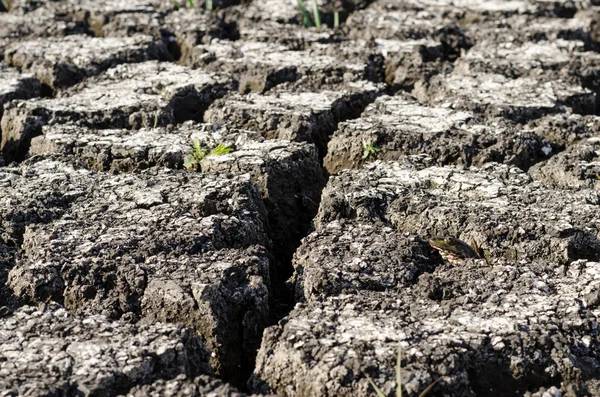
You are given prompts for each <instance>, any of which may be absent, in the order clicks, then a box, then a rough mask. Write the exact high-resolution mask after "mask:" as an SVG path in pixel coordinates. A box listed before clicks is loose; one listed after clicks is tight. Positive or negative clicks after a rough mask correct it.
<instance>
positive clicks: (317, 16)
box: [313, 0, 321, 28]
mask: <svg viewBox="0 0 600 397" xmlns="http://www.w3.org/2000/svg"><path fill="white" fill-rule="evenodd" d="M313 15H314V17H315V26H316V27H317V28H320V27H321V13H320V12H319V5H318V4H317V0H313Z"/></svg>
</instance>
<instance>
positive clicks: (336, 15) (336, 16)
mask: <svg viewBox="0 0 600 397" xmlns="http://www.w3.org/2000/svg"><path fill="white" fill-rule="evenodd" d="M338 26H340V13H339V12H337V11H336V12H334V13H333V27H334V28H337V27H338Z"/></svg>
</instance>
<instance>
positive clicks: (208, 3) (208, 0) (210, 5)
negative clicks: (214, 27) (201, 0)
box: [206, 0, 213, 11]
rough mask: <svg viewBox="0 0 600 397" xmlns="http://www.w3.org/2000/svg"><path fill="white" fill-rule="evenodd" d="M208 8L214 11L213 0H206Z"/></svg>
mask: <svg viewBox="0 0 600 397" xmlns="http://www.w3.org/2000/svg"><path fill="white" fill-rule="evenodd" d="M206 9H207V10H208V11H212V9H213V2H212V0H206Z"/></svg>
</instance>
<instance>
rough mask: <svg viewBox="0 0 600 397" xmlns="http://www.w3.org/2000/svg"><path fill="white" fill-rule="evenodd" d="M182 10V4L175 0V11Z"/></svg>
mask: <svg viewBox="0 0 600 397" xmlns="http://www.w3.org/2000/svg"><path fill="white" fill-rule="evenodd" d="M180 8H181V4H180V3H179V2H178V1H177V0H173V9H174V10H175V11H179V9H180Z"/></svg>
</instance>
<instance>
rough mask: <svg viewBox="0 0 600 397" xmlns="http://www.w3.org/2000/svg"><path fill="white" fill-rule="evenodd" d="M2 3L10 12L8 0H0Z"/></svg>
mask: <svg viewBox="0 0 600 397" xmlns="http://www.w3.org/2000/svg"><path fill="white" fill-rule="evenodd" d="M0 3H2V6H3V7H4V9H5V10H6V11H7V12H8V1H7V0H0Z"/></svg>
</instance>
